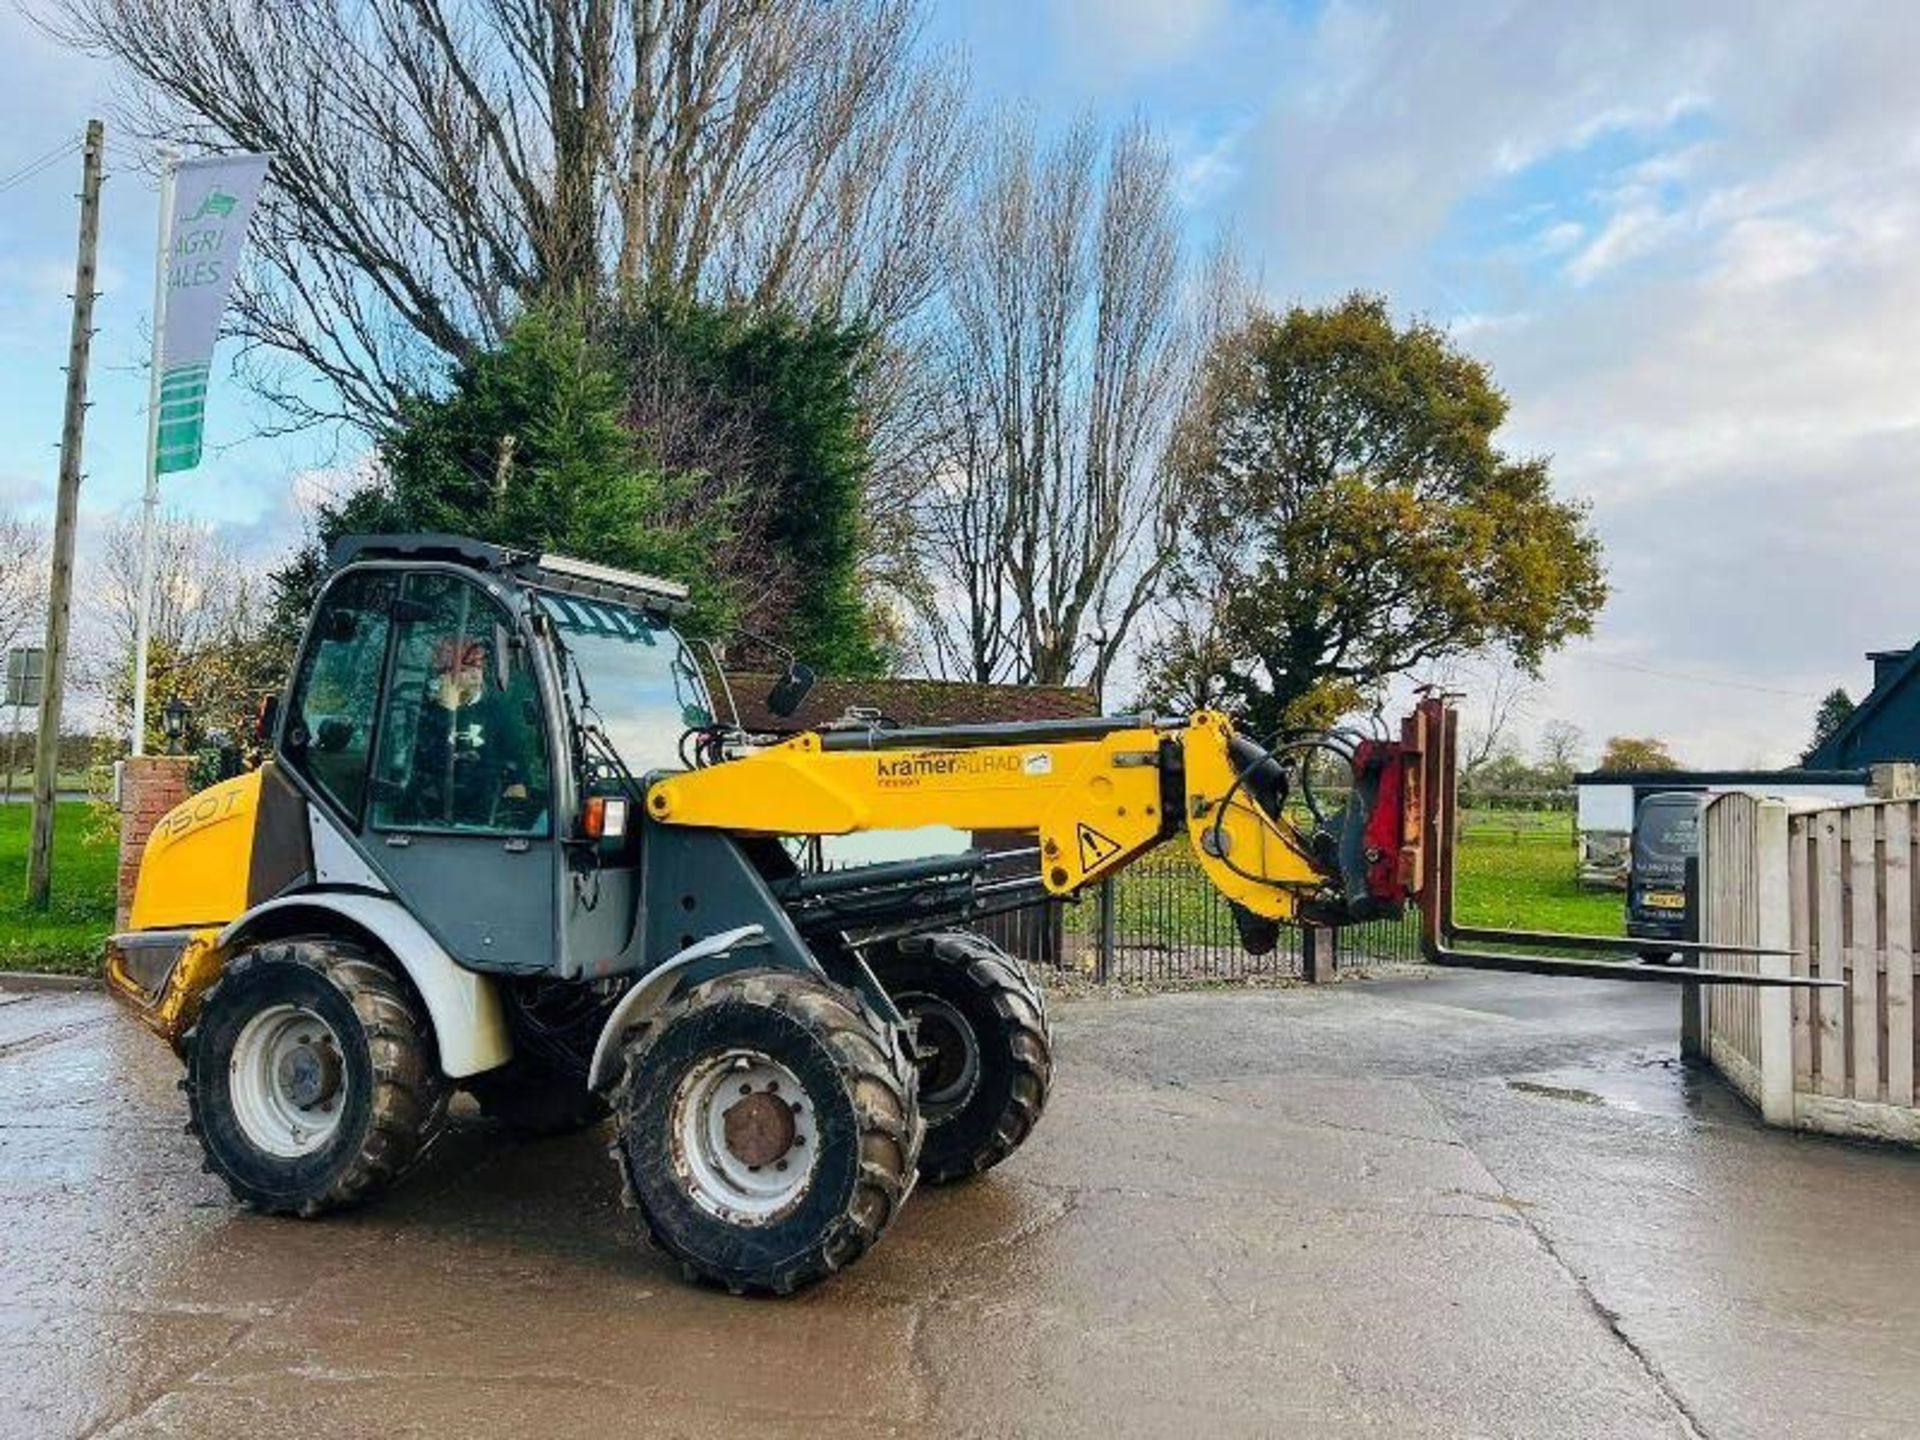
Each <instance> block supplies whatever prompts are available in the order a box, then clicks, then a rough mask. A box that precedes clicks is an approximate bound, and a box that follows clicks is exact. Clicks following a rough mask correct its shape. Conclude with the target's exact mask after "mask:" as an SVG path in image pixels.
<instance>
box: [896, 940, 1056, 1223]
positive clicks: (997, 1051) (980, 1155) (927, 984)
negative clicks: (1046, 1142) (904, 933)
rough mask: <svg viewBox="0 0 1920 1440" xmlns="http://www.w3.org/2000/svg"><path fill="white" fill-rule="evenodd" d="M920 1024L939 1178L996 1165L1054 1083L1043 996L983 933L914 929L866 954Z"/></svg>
mask: <svg viewBox="0 0 1920 1440" xmlns="http://www.w3.org/2000/svg"><path fill="white" fill-rule="evenodd" d="M867 963H868V964H870V965H871V966H872V967H873V973H874V975H875V977H876V978H877V979H878V980H879V981H880V983H881V985H883V986H884V987H885V988H886V991H887V994H888V996H890V997H891V998H892V1000H893V1003H894V1004H895V1005H897V1006H898V1007H899V1008H900V1013H901V1014H902V1015H904V1016H905V1017H906V1019H907V1022H908V1023H909V1024H910V1025H911V1026H912V1027H913V1030H914V1042H913V1045H914V1055H915V1058H916V1061H917V1064H918V1067H919V1075H920V1113H921V1114H922V1115H924V1116H925V1117H926V1122H927V1143H926V1144H925V1145H924V1146H923V1147H922V1148H921V1151H920V1176H921V1178H922V1179H924V1180H927V1181H930V1182H932V1183H933V1184H936V1185H939V1184H944V1183H946V1182H947V1181H950V1180H964V1179H966V1178H967V1177H968V1176H970V1175H977V1174H979V1173H980V1172H981V1171H983V1170H986V1169H989V1168H991V1167H992V1166H995V1165H998V1164H999V1163H1000V1162H1001V1161H1002V1160H1004V1159H1006V1158H1007V1157H1008V1156H1009V1155H1011V1154H1012V1153H1013V1152H1014V1151H1015V1150H1017V1149H1019V1148H1020V1146H1021V1145H1022V1144H1023V1143H1024V1142H1025V1140H1026V1138H1027V1136H1028V1135H1030V1134H1032V1133H1033V1127H1034V1124H1035V1122H1037V1121H1038V1120H1039V1118H1040V1112H1041V1111H1042V1110H1044V1109H1045V1108H1046V1104H1047V1091H1048V1088H1049V1087H1050V1086H1051V1084H1052V1081H1053V1040H1052V1033H1051V1031H1050V1030H1049V1028H1048V1025H1047V1008H1046V1002H1045V1000H1044V999H1042V998H1041V994H1040V989H1039V987H1038V986H1037V985H1035V984H1034V983H1033V980H1032V979H1031V978H1030V977H1029V976H1028V974H1027V972H1026V967H1025V966H1023V965H1021V963H1020V962H1019V961H1018V960H1016V959H1014V958H1013V957H1012V956H1011V955H1009V954H1007V952H1006V951H1004V950H1002V949H1001V948H1000V947H999V946H998V945H995V944H994V943H993V942H992V941H991V940H988V939H987V938H986V937H985V936H983V935H975V934H971V933H969V932H965V931H951V932H946V933H941V934H935V935H918V936H913V937H911V938H909V939H906V940H902V941H899V942H898V943H896V944H893V945H888V946H885V947H875V949H874V950H873V951H871V952H870V953H869V954H868V956H867Z"/></svg>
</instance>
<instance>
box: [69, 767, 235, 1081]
mask: <svg viewBox="0 0 1920 1440" xmlns="http://www.w3.org/2000/svg"><path fill="white" fill-rule="evenodd" d="M260 791H261V775H260V772H259V771H254V772H253V773H251V774H247V775H240V776H236V777H235V778H234V779H232V780H223V781H221V782H220V783H219V784H218V785H214V786H211V787H210V788H208V789H205V790H202V791H200V792H199V793H198V794H195V795H189V796H188V797H187V798H186V799H185V800H182V801H181V802H180V803H179V804H178V805H176V806H174V807H173V809H171V810H169V811H168V812H167V813H166V814H165V815H163V816H161V817H160V820H159V822H158V823H157V824H155V826H154V827H153V830H152V832H151V833H150V834H149V835H148V837H147V848H146V851H145V853H144V854H143V855H142V856H141V858H140V877H139V879H138V881H137V882H136V883H135V885H134V891H133V908H132V910H131V911H130V913H129V915H128V929H129V931H131V932H134V933H133V934H131V935H129V936H127V937H125V938H126V940H127V943H128V944H133V943H135V942H136V941H137V940H138V938H139V933H140V932H175V939H176V940H177V942H178V943H179V944H180V945H181V947H182V948H181V951H180V958H179V960H178V961H177V962H175V964H174V965H173V967H172V969H171V971H170V972H168V974H167V975H166V979H165V982H164V984H162V985H160V986H159V987H158V988H157V989H150V988H148V986H147V985H145V984H143V983H142V982H141V979H140V977H139V976H138V975H137V974H135V973H134V970H133V969H132V967H131V963H130V958H129V956H128V954H127V952H126V951H125V950H124V949H122V948H121V945H120V942H119V940H117V939H116V941H114V942H112V943H110V944H109V945H108V947H107V984H108V985H109V986H110V987H111V988H112V989H113V991H114V993H115V994H117V995H118V996H119V997H120V998H121V999H123V1000H125V1001H126V1002H127V1003H128V1005H129V1007H130V1008H131V1009H132V1010H133V1011H134V1013H135V1014H137V1015H138V1016H139V1017H140V1019H141V1021H142V1022H143V1023H144V1024H146V1025H147V1026H148V1027H149V1028H150V1029H152V1030H153V1031H155V1032H156V1033H157V1034H159V1035H160V1036H161V1037H162V1038H164V1039H165V1040H166V1041H167V1042H168V1043H170V1044H178V1042H179V1040H180V1037H181V1036H182V1035H184V1034H185V1033H186V1031H187V1029H188V1027H189V1026H191V1025H192V1024H193V1021H194V1017H195V1015H196V1014H197V1013H198V1012H199V1009H200V998H201V996H203V995H204V994H205V993H206V992H207V990H208V988H209V987H210V986H211V985H212V984H213V982H214V981H215V980H217V979H219V978H220V969H221V966H222V965H223V964H224V963H225V956H224V954H223V953H222V952H221V950H220V949H219V947H218V944H217V943H216V942H217V941H218V940H219V937H220V932H221V930H222V929H223V928H224V927H225V926H226V924H227V922H228V921H230V920H234V919H237V918H238V917H239V916H240V915H242V914H243V913H245V911H246V909H247V885H248V879H249V875H250V872H251V869H252V865H253V840H254V827H255V825H256V823H257V821H258V819H259V812H260Z"/></svg>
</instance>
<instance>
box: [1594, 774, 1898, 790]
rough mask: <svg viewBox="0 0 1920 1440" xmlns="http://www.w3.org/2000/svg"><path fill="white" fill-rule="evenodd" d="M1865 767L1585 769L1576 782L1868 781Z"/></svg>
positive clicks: (1679, 786) (1678, 785)
mask: <svg viewBox="0 0 1920 1440" xmlns="http://www.w3.org/2000/svg"><path fill="white" fill-rule="evenodd" d="M1871 778H1872V777H1871V776H1870V775H1869V774H1868V772H1867V771H1865V770H1583V771H1581V772H1580V773H1579V774H1578V775H1576V776H1574V777H1573V783H1574V784H1575V785H1670V786H1672V787H1674V788H1675V789H1684V788H1686V787H1688V786H1695V785H1699V786H1705V787H1707V788H1709V789H1711V788H1712V787H1713V786H1715V785H1864V784H1866V783H1867V781H1868V780H1869V779H1871Z"/></svg>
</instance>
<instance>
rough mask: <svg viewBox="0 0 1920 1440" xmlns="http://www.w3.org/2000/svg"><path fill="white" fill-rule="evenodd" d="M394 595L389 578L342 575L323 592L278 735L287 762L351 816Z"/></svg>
mask: <svg viewBox="0 0 1920 1440" xmlns="http://www.w3.org/2000/svg"><path fill="white" fill-rule="evenodd" d="M397 589H398V585H397V582H396V581H395V579H394V577H393V576H391V575H379V574H371V575H349V576H347V577H346V578H345V579H343V580H341V581H340V582H339V583H338V584H336V585H334V586H333V587H332V588H331V589H329V590H328V591H327V593H326V596H325V598H324V599H322V601H321V602H320V606H319V609H318V611H317V612H316V614H315V617H314V628H313V638H312V639H311V640H310V641H309V642H308V646H307V653H306V657H305V663H304V664H303V665H302V666H301V669H300V675H299V677H298V679H297V681H296V683H295V687H294V694H293V704H292V705H291V707H290V708H289V711H288V715H287V720H286V725H285V728H284V730H283V731H282V735H283V736H284V742H283V745H282V749H283V751H284V752H285V755H286V758H287V761H288V763H290V764H291V765H292V766H293V767H294V768H295V769H297V770H298V771H299V772H300V773H301V774H302V775H304V776H306V778H307V779H308V780H309V781H311V782H312V783H313V785H314V786H315V787H316V788H317V789H319V790H320V791H321V792H322V793H324V794H325V795H327V796H328V797H329V798H331V799H332V800H333V802H334V803H335V804H336V805H338V806H339V807H340V808H341V810H342V811H344V812H345V813H346V814H348V815H350V816H354V817H356V818H357V817H358V816H359V813H360V804H361V800H362V798H363V797H364V795H365V791H366V783H367V761H368V747H369V745H370V743H371V732H372V729H373V717H374V714H375V712H376V711H377V710H378V708H379V702H380V673H381V670H382V669H383V668H384V667H385V665H386V660H387V634H388V631H389V629H390V628H391V622H390V621H389V619H388V612H389V611H390V610H391V609H392V608H393V599H394V595H395V592H396V590H397Z"/></svg>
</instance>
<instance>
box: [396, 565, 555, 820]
mask: <svg viewBox="0 0 1920 1440" xmlns="http://www.w3.org/2000/svg"><path fill="white" fill-rule="evenodd" d="M399 614H400V616H401V619H400V620H399V622H398V625H397V627H396V628H397V635H396V638H395V643H394V655H393V673H392V678H391V680H390V681H389V683H388V689H387V701H386V711H385V714H384V716H383V717H382V721H381V726H380V763H379V768H378V776H379V779H378V782H377V783H376V785H375V786H374V795H373V813H372V821H373V824H374V826H375V827H376V828H378V829H382V830H439V831H460V832H471V833H478V834H494V835H545V834H547V833H549V827H550V823H551V821H550V799H551V785H550V782H549V766H548V763H547V743H546V732H545V730H544V728H543V727H542V725H541V723H540V699H539V689H538V687H537V685H536V684H535V682H534V677H533V673H532V671H531V669H530V668H529V667H528V665H527V661H526V656H525V654H524V653H523V652H522V650H521V648H520V647H519V646H518V645H516V644H515V643H514V642H513V639H512V636H513V627H512V624H511V622H510V620H509V618H508V616H507V614H506V612H505V611H504V610H502V609H501V608H500V607H499V606H498V605H496V604H495V603H494V602H493V601H492V600H491V599H489V598H488V597H487V595H486V594H485V593H484V592H483V591H481V590H480V589H479V588H478V587H477V586H475V585H474V584H472V583H471V582H469V581H467V580H465V579H462V578H461V577H459V576H457V575H438V574H427V575H409V576H408V577H407V579H406V585H405V589H404V591H403V602H402V604H401V606H400V609H399Z"/></svg>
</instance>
